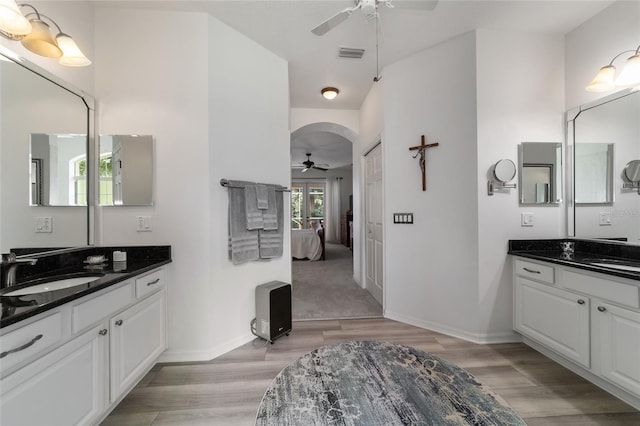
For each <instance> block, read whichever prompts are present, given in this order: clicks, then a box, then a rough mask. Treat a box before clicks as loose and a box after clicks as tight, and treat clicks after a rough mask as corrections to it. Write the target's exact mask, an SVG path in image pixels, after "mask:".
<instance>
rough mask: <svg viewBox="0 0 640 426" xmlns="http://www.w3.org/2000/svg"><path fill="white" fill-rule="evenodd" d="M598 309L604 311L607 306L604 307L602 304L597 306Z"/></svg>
mask: <svg viewBox="0 0 640 426" xmlns="http://www.w3.org/2000/svg"><path fill="white" fill-rule="evenodd" d="M598 310H599V311H600V312H604V311H606V310H607V308H605V307H604V306H598Z"/></svg>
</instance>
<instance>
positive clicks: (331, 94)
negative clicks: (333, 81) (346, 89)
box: [320, 87, 340, 100]
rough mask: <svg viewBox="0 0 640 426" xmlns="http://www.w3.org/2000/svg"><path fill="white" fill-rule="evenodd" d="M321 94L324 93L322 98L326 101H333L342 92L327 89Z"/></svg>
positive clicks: (332, 88) (330, 88)
mask: <svg viewBox="0 0 640 426" xmlns="http://www.w3.org/2000/svg"><path fill="white" fill-rule="evenodd" d="M320 93H322V96H324V98H325V99H329V100H332V99H335V97H336V96H338V93H340V91H339V90H338V89H336V88H335V87H325V88H324V89H322V90H321V91H320Z"/></svg>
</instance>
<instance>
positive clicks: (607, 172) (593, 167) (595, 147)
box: [574, 143, 613, 204]
mask: <svg viewBox="0 0 640 426" xmlns="http://www.w3.org/2000/svg"><path fill="white" fill-rule="evenodd" d="M574 150H575V151H574V161H575V163H574V175H575V203H576V204H611V203H613V144H612V143H576V144H575V145H574Z"/></svg>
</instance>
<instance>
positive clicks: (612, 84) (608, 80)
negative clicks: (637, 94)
mask: <svg viewBox="0 0 640 426" xmlns="http://www.w3.org/2000/svg"><path fill="white" fill-rule="evenodd" d="M629 52H633V55H632V56H630V57H629V58H628V59H627V61H626V62H625V64H624V67H623V68H622V71H621V72H620V75H618V78H616V67H615V66H613V62H614V61H615V60H616V59H618V58H619V57H620V56H622V55H624V54H625V53H629ZM637 84H640V46H638V48H637V49H635V50H625V51H624V52H620V53H618V54H617V55H616V56H614V57H613V59H612V60H611V62H609V65H605V66H604V67H602V68H600V71H598V74H597V75H596V76H595V77H594V79H593V80H592V81H591V83H589V85H588V86H587V87H585V90H587V91H589V92H608V91H609V90H613V89H615V88H616V87H623V86H634V85H637Z"/></svg>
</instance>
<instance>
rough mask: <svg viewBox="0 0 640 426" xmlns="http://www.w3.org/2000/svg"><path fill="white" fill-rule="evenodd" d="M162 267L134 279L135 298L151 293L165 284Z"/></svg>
mask: <svg viewBox="0 0 640 426" xmlns="http://www.w3.org/2000/svg"><path fill="white" fill-rule="evenodd" d="M165 281H166V278H165V274H164V269H160V270H158V271H155V272H152V273H150V274H147V275H145V276H142V277H140V278H137V279H136V298H137V299H139V298H141V297H143V296H145V295H146V294H149V293H152V292H154V291H156V290H158V289H160V288H163V287H164V285H165Z"/></svg>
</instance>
